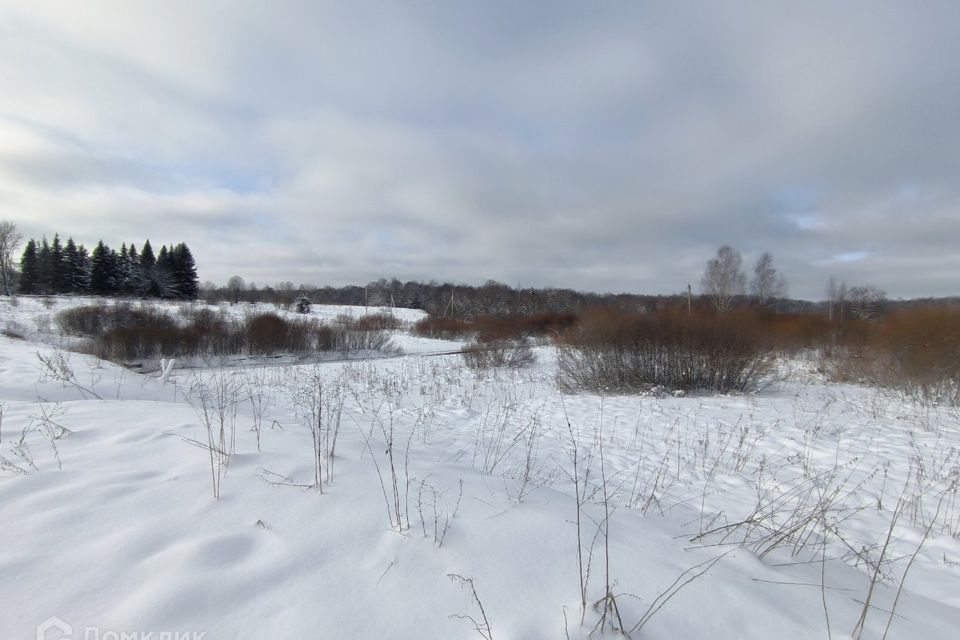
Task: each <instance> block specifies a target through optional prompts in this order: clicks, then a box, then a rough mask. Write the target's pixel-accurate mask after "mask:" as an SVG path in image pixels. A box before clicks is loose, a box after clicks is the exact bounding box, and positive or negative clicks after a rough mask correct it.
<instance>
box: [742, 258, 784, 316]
mask: <svg viewBox="0 0 960 640" xmlns="http://www.w3.org/2000/svg"><path fill="white" fill-rule="evenodd" d="M750 293H751V294H752V295H753V296H754V297H755V298H756V299H757V303H758V304H759V305H760V306H761V307H762V306H764V305H767V304H769V303H770V301H771V300H775V299H777V298H783V297H784V296H786V295H787V279H786V278H784V277H783V274H782V273H779V272H778V271H777V268H776V267H774V266H773V256H772V255H770V252H768V251H764V252H763V254H762V255H761V256H760V257H759V258H758V259H757V264H756V265H755V266H754V267H753V279H752V280H750Z"/></svg>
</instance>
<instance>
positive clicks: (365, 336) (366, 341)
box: [315, 319, 397, 353]
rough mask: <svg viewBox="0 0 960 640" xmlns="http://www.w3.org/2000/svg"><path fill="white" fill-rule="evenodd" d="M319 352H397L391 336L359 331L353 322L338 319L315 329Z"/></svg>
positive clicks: (376, 331)
mask: <svg viewBox="0 0 960 640" xmlns="http://www.w3.org/2000/svg"><path fill="white" fill-rule="evenodd" d="M315 336H316V341H317V350H318V351H329V352H336V353H349V352H351V351H381V352H385V353H391V352H394V351H397V349H396V347H394V345H393V343H392V341H391V340H390V334H389V333H387V332H386V331H382V330H377V329H357V328H356V327H355V326H354V325H353V323H352V321H351V322H343V321H341V320H339V319H338V321H337V322H335V323H334V324H320V325H317V326H316V328H315Z"/></svg>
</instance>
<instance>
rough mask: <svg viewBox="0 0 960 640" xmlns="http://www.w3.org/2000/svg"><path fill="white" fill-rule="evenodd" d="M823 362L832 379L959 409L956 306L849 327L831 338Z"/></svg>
mask: <svg viewBox="0 0 960 640" xmlns="http://www.w3.org/2000/svg"><path fill="white" fill-rule="evenodd" d="M825 360H826V364H827V366H828V367H829V368H830V371H831V373H832V374H833V375H834V378H835V379H838V380H843V381H857V382H868V383H874V384H878V385H881V386H884V387H889V388H893V389H898V390H900V391H902V392H904V393H906V394H907V395H909V396H911V397H914V398H916V399H918V400H922V401H924V402H930V403H934V404H951V405H960V308H956V307H921V308H917V309H910V310H900V311H897V312H894V313H892V314H890V315H889V316H887V317H886V318H884V319H883V320H882V321H880V322H873V323H869V322H860V323H855V324H853V325H852V326H850V327H847V328H845V330H844V331H843V332H842V333H841V334H840V335H839V336H837V338H836V340H835V344H834V346H833V347H832V348H831V349H830V350H828V351H827V352H826V358H825Z"/></svg>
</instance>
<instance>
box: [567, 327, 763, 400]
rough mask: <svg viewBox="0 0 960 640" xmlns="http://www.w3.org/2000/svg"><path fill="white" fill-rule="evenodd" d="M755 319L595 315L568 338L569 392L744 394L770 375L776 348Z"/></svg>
mask: <svg viewBox="0 0 960 640" xmlns="http://www.w3.org/2000/svg"><path fill="white" fill-rule="evenodd" d="M757 325H758V323H757V318H756V316H755V315H753V314H744V313H723V314H694V315H692V316H688V315H686V314H684V313H678V312H661V313H651V314H622V313H616V312H610V311H606V312H599V311H598V312H590V313H587V314H585V315H584V316H583V318H582V319H581V322H580V324H579V325H578V326H577V327H576V328H574V329H571V330H569V331H567V332H566V333H564V335H563V336H562V338H561V340H560V351H559V354H558V361H557V375H558V381H559V383H560V384H561V386H563V387H565V388H567V389H587V390H592V391H615V392H623V391H637V390H646V389H650V388H654V387H665V388H667V389H671V390H684V391H693V390H704V391H745V390H748V389H751V388H754V387H756V386H757V385H758V384H759V383H760V381H761V378H762V377H763V375H764V374H765V373H766V372H767V371H768V369H769V365H770V362H771V353H772V349H771V345H770V342H769V340H767V339H765V338H764V337H763V335H762V333H761V332H760V331H758V326H757Z"/></svg>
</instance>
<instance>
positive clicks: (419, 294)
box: [202, 276, 818, 318]
mask: <svg viewBox="0 0 960 640" xmlns="http://www.w3.org/2000/svg"><path fill="white" fill-rule="evenodd" d="M202 295H203V297H205V298H206V299H207V300H211V301H227V302H272V303H277V304H293V302H294V300H295V299H296V298H297V297H298V296H300V295H306V296H307V297H308V298H310V300H311V302H313V303H315V304H343V305H359V306H364V305H368V306H371V307H383V306H386V307H391V306H393V307H401V308H408V309H422V310H423V311H426V312H428V313H430V314H432V315H437V316H444V315H446V316H451V317H459V318H477V317H505V316H518V315H533V314H537V313H546V312H551V313H565V312H574V313H575V312H578V311H583V310H587V309H590V308H597V307H604V308H613V309H618V310H621V311H625V312H651V311H658V310H664V309H686V308H687V307H688V305H690V306H692V307H693V308H694V309H699V308H709V307H711V306H712V301H711V299H710V298H709V297H706V296H694V297H693V298H692V299H690V298H688V293H687V292H686V291H684V292H682V293H676V294H666V295H640V294H632V293H587V292H582V291H575V290H573V289H564V288H529V287H511V286H509V285H507V284H504V283H501V282H497V281H495V280H488V281H487V282H486V283H484V284H482V285H479V286H474V285H467V284H453V283H449V282H444V283H439V282H436V281H431V282H419V281H406V282H402V281H401V280H399V279H397V278H393V279H389V280H388V279H384V278H381V279H380V280H375V281H373V282H370V283H368V284H366V285H348V286H343V287H332V286H325V287H317V286H313V285H307V284H301V285H299V286H296V285H294V284H293V283H292V282H278V283H276V284H274V285H270V286H263V287H258V286H257V285H254V284H250V283H246V282H244V281H243V279H242V278H240V277H239V276H234V277H232V278H230V280H229V281H228V285H227V286H224V287H218V286H216V285H214V284H212V283H206V284H205V285H204V287H203V292H202ZM739 302H740V303H741V304H749V303H751V301H750V299H749V298H747V297H745V296H743V297H741V298H740V300H739ZM764 306H767V307H769V306H771V305H770V301H769V300H765V301H764ZM777 306H778V308H779V311H781V312H784V313H787V312H789V313H803V312H812V311H814V310H816V309H817V308H818V305H817V304H816V303H812V302H807V301H803V300H790V299H786V298H783V299H779V302H778V305H777Z"/></svg>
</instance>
